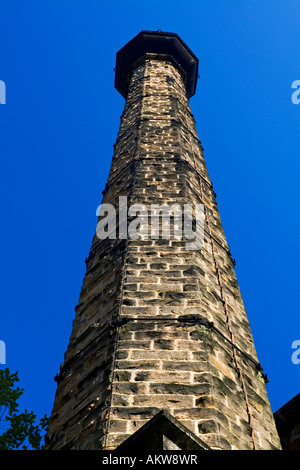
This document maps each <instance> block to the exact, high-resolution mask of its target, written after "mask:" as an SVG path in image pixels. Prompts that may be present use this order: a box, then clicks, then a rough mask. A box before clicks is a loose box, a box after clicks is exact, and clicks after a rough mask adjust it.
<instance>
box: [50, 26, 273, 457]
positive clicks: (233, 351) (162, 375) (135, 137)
mask: <svg viewBox="0 0 300 470" xmlns="http://www.w3.org/2000/svg"><path fill="white" fill-rule="evenodd" d="M197 77H198V59H197V58H196V56H195V55H194V54H193V52H192V51H191V50H190V49H189V48H188V46H187V45H186V44H185V43H184V42H183V41H182V40H181V38H180V37H179V36H178V35H177V34H174V33H165V32H160V31H155V32H154V31H142V32H141V33H140V34H138V35H137V36H136V37H134V38H133V39H132V40H131V41H130V42H129V43H128V44H126V45H125V46H124V47H123V48H122V49H121V50H120V51H119V52H118V53H117V60H116V74H115V87H116V89H117V90H118V91H119V92H120V93H121V94H122V96H123V97H124V98H125V100H126V103H125V108H124V111H123V114H122V116H121V124H120V129H119V133H118V137H117V141H116V143H115V145H114V156H113V159H112V164H111V169H110V173H109V177H108V181H107V184H106V187H105V190H104V192H103V204H111V205H112V206H113V208H114V209H115V213H112V215H113V216H115V217H113V216H112V215H111V214H110V216H109V217H107V216H106V214H107V212H106V213H105V214H104V213H101V212H99V215H100V216H99V223H100V222H101V221H103V220H104V219H105V217H106V223H107V228H108V227H109V228H108V233H107V238H104V237H102V238H100V237H99V230H100V228H99V227H100V226H99V224H98V229H99V230H98V229H97V233H96V234H95V237H94V239H93V243H92V247H91V251H90V254H89V256H88V259H87V260H86V274H85V277H84V280H83V286H82V290H81V293H80V298H79V303H78V305H77V307H76V309H75V310H76V316H75V319H74V322H73V329H72V333H71V337H70V342H69V346H68V349H67V351H66V353H65V357H64V363H63V364H62V365H61V368H60V373H59V374H58V376H57V377H56V380H57V391H56V397H55V402H54V407H53V412H52V416H51V424H50V427H49V431H48V434H47V437H46V448H47V449H52V450H55V449H75V450H77V449H78V450H80V449H91V450H93V449H100V450H101V449H103V450H104V449H117V448H120V449H127V450H129V449H136V450H140V449H141V448H142V449H144V450H145V449H150V450H151V449H152V450H155V449H159V448H173V449H216V450H217V449H221V450H222V449H224V450H227V449H231V450H235V449H239V450H240V449H242V450H243V449H244V450H249V449H250V450H251V449H266V450H268V449H280V441H279V438H278V434H277V431H276V427H275V424H274V419H273V413H272V411H271V407H270V403H269V400H268V397H267V393H266V384H265V381H266V380H265V379H266V377H265V375H264V373H263V370H262V368H261V366H260V364H259V361H258V358H257V354H256V350H255V347H254V344H253V339H252V334H251V330H250V326H249V322H248V320H247V315H246V312H245V308H244V305H243V301H242V297H241V294H240V291H239V286H238V282H237V279H236V275H235V271H234V261H233V259H232V256H231V253H230V250H229V247H228V245H227V242H226V238H225V235H224V231H223V227H222V223H221V220H220V216H219V212H218V207H217V204H216V198H215V193H214V190H213V185H212V183H211V181H210V178H209V175H208V171H207V168H206V164H205V161H204V157H203V149H202V146H201V143H200V141H199V139H198V136H197V131H196V127H195V121H194V118H193V115H192V113H191V110H190V105H189V98H190V97H191V96H193V95H194V93H195V89H196V83H197ZM120 197H121V198H120ZM103 204H102V207H104V208H106V209H107V207H109V206H103ZM136 204H139V205H140V206H136ZM155 204H156V205H164V207H166V206H168V207H170V206H171V205H173V204H176V207H177V208H178V211H177V212H176V210H175V212H174V213H173V217H171V218H170V220H171V222H172V224H171V225H172V227H171V229H172V230H173V231H172V230H170V236H169V237H167V236H164V237H163V236H160V234H159V233H157V231H156V232H155V231H154V232H153V231H151V230H150V229H149V232H148V233H147V231H145V227H146V228H147V227H148V225H149V224H148V225H147V223H148V221H149V219H148V218H147V214H148V213H149V212H150V206H151V208H153V205H155ZM141 205H142V206H141ZM184 205H192V207H193V208H194V207H204V222H203V219H201V220H202V225H201V224H200V225H199V224H198V220H196V225H195V217H194V216H193V217H194V225H193V230H194V232H195V233H196V228H197V226H198V228H199V226H201V227H202V228H203V225H204V240H203V242H202V243H201V247H199V249H195V248H192V249H190V248H189V245H188V244H187V240H186V238H187V237H186V238H184V236H182V237H180V232H176V234H177V236H175V233H174V231H175V229H176V227H177V226H178V224H179V222H180V221H182V220H183V219H184V217H183V212H180V210H181V208H183V207H184ZM145 208H146V209H147V211H149V212H148V213H146V214H145V213H143V211H144V210H145ZM160 209H162V208H160ZM137 210H140V212H139V213H138V212H137ZM151 210H152V209H151ZM127 211H128V212H127ZM142 213H143V214H142ZM151 213H152V212H151ZM124 214H125V222H126V223H125V224H124ZM141 214H142V217H141ZM121 215H122V217H121ZM127 215H128V218H127ZM156 215H158V217H159V216H162V215H163V210H161V212H159V207H158V208H157V212H156ZM103 216H104V219H103ZM135 217H136V218H135ZM139 217H140V218H139ZM137 220H139V221H140V225H139V229H140V231H141V232H140V233H141V236H139V237H137V236H129V230H128V231H127V229H128V227H129V224H134V223H135V222H136V221H137ZM153 220H156V221H157V219H154V218H153V219H151V223H152V222H153ZM187 220H189V219H188V217H187ZM161 221H162V217H161ZM176 224H177V225H176ZM153 226H154V223H153ZM134 227H135V228H136V231H138V228H137V226H134V225H131V228H134ZM161 227H162V223H161V224H160V228H161ZM195 227H196V228H195ZM148 228H149V227H148ZM151 228H152V225H151ZM150 232H151V234H150ZM135 233H136V232H135ZM178 233H179V235H178ZM132 234H134V230H133V231H132V232H131V235H132ZM147 235H148V236H147ZM150 235H151V236H150ZM184 235H186V234H185V232H184ZM149 436H150V437H149ZM119 446H120V447H119Z"/></svg>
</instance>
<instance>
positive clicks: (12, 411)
mask: <svg viewBox="0 0 300 470" xmlns="http://www.w3.org/2000/svg"><path fill="white" fill-rule="evenodd" d="M16 382H19V378H18V373H17V372H16V373H14V374H11V373H10V371H9V369H2V370H0V433H1V432H2V431H3V433H2V434H0V450H15V449H23V450H27V449H36V450H40V449H42V448H43V445H42V435H43V432H46V430H47V427H48V425H49V418H48V417H47V416H46V415H45V416H44V417H43V418H41V419H40V422H39V424H37V423H36V415H35V414H34V413H33V412H32V411H30V412H28V411H27V410H25V411H24V412H23V413H20V412H19V409H18V407H19V405H18V399H19V398H20V396H21V395H22V394H23V392H24V389H21V388H19V387H17V386H16V385H15V384H16Z"/></svg>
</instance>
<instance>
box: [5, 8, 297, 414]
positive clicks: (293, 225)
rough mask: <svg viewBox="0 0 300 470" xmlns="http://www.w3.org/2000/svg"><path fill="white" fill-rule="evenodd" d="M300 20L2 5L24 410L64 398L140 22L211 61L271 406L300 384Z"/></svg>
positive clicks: (222, 153)
mask: <svg viewBox="0 0 300 470" xmlns="http://www.w3.org/2000/svg"><path fill="white" fill-rule="evenodd" d="M299 24H300V3H299V1H298V0H295V1H291V0H282V1H280V0H263V1H261V0H248V1H247V0H231V1H228V0H226V1H221V0H206V1H204V0H202V1H199V0H197V1H186V2H182V1H179V0H172V1H169V0H166V1H164V0H160V1H157V0H152V1H151V2H142V1H130V0H129V1H126V2H125V1H119V0H116V1H114V2H100V1H94V0H88V1H83V0H81V1H78V0H72V1H71V0H64V1H61V0H51V1H50V0H44V1H40V0H35V1H34V0H28V1H26V2H25V1H23V0H2V2H1V17H0V80H3V81H4V82H5V83H6V89H7V97H6V100H7V103H6V105H1V106H0V120H1V122H0V155H1V174H0V178H1V181H0V191H1V282H0V286H1V295H0V315H1V322H0V340H3V341H5V343H6V349H7V364H6V366H7V367H9V368H10V369H11V371H12V372H15V371H18V372H19V377H20V386H22V387H24V388H25V393H24V396H23V400H22V406H24V407H26V408H27V409H29V410H31V409H32V410H33V411H35V412H36V413H37V414H38V416H41V415H43V414H44V413H47V414H50V412H51V409H52V405H53V400H54V394H55V390H56V383H55V382H54V380H53V378H54V376H55V375H56V373H57V372H58V371H59V365H60V363H61V362H63V356H64V352H65V350H66V347H67V344H68V339H69V336H70V333H71V327H72V321H73V319H74V315H75V311H74V307H75V306H76V305H77V302H78V297H79V292H80V289H81V284H82V279H83V277H84V274H85V263H84V260H85V258H86V257H87V256H88V253H89V249H90V245H91V241H92V237H93V235H94V231H95V228H96V223H97V218H96V215H95V214H96V208H97V206H98V205H99V204H100V202H101V198H102V195H101V192H102V190H103V189H104V185H105V181H106V178H107V175H108V171H109V167H110V163H111V158H112V155H113V144H114V143H115V140H116V136H117V131H118V126H119V122H120V120H119V116H120V115H121V113H122V110H123V106H124V99H123V98H122V97H121V96H120V95H119V94H118V92H117V91H116V90H115V89H114V72H113V68H114V66H115V55H116V52H117V51H118V50H119V49H120V48H121V47H122V46H123V45H124V44H125V43H126V42H127V41H129V40H130V39H131V38H132V37H133V36H135V35H136V34H137V33H139V32H140V31H141V30H143V29H151V30H157V29H162V30H164V31H171V32H177V33H178V34H179V35H180V36H181V37H182V39H183V40H184V41H185V42H186V43H187V44H188V45H189V47H190V48H191V49H192V50H193V51H194V53H195V54H196V55H197V56H198V57H199V61H200V69H199V73H200V79H199V81H198V87H197V93H196V95H195V96H194V97H193V98H191V108H192V112H193V114H194V117H195V119H196V121H197V130H198V134H199V138H200V140H201V141H202V144H203V146H204V149H205V158H206V161H207V166H208V170H209V173H210V177H211V179H212V181H213V184H214V188H215V191H216V193H217V195H218V199H217V201H218V204H219V209H220V214H221V218H222V221H223V225H224V228H225V232H226V235H227V239H228V243H229V246H230V248H231V251H232V254H233V257H234V258H235V259H236V261H237V266H236V273H237V276H238V280H239V284H240V288H241V292H242V295H243V298H244V303H245V306H246V310H247V313H248V317H249V320H250V323H251V326H252V332H253V336H254V341H255V345H256V348H257V352H258V356H259V360H260V362H261V364H262V366H263V368H264V370H265V372H266V373H267V374H268V377H269V379H270V382H269V383H268V385H267V390H268V394H269V398H270V401H271V405H272V409H273V411H275V410H276V409H278V408H279V407H280V406H282V405H283V404H284V403H286V402H287V401H288V400H290V399H291V398H292V397H293V396H295V395H296V394H297V393H299V392H300V383H299V373H300V364H299V365H296V364H293V363H292V360H291V355H292V352H293V351H292V349H291V344H292V342H293V341H294V340H300V327H299V323H300V321H299V265H300V259H299V249H298V247H299V232H300V223H299V170H300V164H299V155H300V132H299V129H300V104H299V105H294V104H293V103H292V101H291V94H292V89H291V84H292V82H293V81H294V80H300V61H299V56H300V28H299ZM0 367H2V368H3V367H5V366H4V365H1V366H0Z"/></svg>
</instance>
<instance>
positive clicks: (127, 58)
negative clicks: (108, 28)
mask: <svg viewBox="0 0 300 470" xmlns="http://www.w3.org/2000/svg"><path fill="white" fill-rule="evenodd" d="M146 54H151V55H152V54H153V55H154V56H157V58H159V56H161V57H162V58H167V59H169V60H171V61H172V62H173V63H175V64H176V65H177V67H178V68H179V69H180V70H181V72H182V73H183V75H184V78H185V86H186V92H187V96H188V98H190V97H191V96H193V95H194V94H195V91H196V84H197V78H198V59H197V57H196V56H195V54H194V53H193V52H192V51H191V50H190V48H189V47H188V46H187V45H186V44H185V43H184V42H183V40H182V39H181V38H180V37H179V36H178V34H176V33H165V32H163V31H141V32H140V33H139V34H138V35H137V36H135V37H134V38H133V39H131V40H130V41H129V42H128V43H127V44H126V45H125V46H124V47H122V49H120V50H119V51H118V52H117V57H116V68H115V88H116V89H117V90H118V92H119V93H121V95H122V96H123V97H124V98H125V99H126V97H127V92H128V85H129V80H130V77H131V74H132V71H133V70H134V68H135V67H136V65H137V64H138V63H139V62H140V61H141V60H142V59H143V58H144V57H145V56H146Z"/></svg>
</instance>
